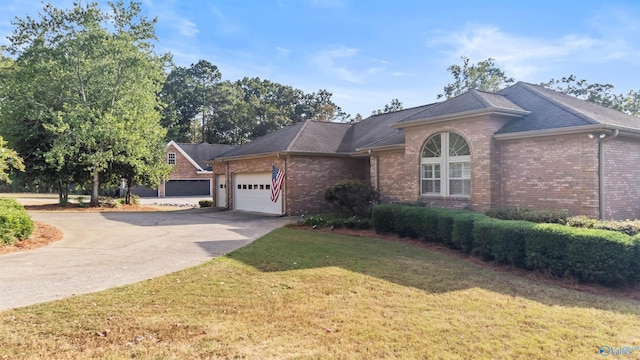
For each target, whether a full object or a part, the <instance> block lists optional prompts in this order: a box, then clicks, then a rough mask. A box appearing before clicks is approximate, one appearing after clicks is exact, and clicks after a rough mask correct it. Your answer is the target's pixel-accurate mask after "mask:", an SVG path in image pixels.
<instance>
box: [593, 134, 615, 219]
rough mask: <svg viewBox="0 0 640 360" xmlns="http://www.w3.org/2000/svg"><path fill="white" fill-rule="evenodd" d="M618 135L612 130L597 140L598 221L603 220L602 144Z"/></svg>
mask: <svg viewBox="0 0 640 360" xmlns="http://www.w3.org/2000/svg"><path fill="white" fill-rule="evenodd" d="M618 134H619V131H618V129H614V130H613V134H612V135H611V136H605V137H604V138H602V139H598V181H599V182H600V186H599V187H598V197H599V199H598V205H599V209H598V211H599V213H600V220H604V219H605V214H604V212H605V184H604V142H605V141H608V140H612V139H614V138H616V137H617V136H618Z"/></svg>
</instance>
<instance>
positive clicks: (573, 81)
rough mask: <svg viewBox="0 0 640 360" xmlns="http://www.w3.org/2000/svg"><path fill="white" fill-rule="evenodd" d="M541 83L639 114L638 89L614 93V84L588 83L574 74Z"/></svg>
mask: <svg viewBox="0 0 640 360" xmlns="http://www.w3.org/2000/svg"><path fill="white" fill-rule="evenodd" d="M541 85H542V86H544V87H547V88H549V89H553V90H556V91H560V92H563V93H565V94H568V95H572V96H575V97H577V98H579V99H582V100H586V101H590V102H593V103H596V104H599V105H602V106H605V107H608V108H612V109H616V110H620V111H624V112H626V113H628V114H631V115H636V116H640V91H633V90H631V91H629V92H628V93H627V94H614V93H612V91H613V89H614V86H613V85H611V84H600V83H589V82H588V81H587V80H585V79H581V80H578V79H577V77H576V76H575V75H569V76H567V77H563V78H561V79H560V80H556V79H551V80H549V81H548V82H546V83H542V84H541Z"/></svg>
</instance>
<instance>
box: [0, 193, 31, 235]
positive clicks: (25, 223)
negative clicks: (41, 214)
mask: <svg viewBox="0 0 640 360" xmlns="http://www.w3.org/2000/svg"><path fill="white" fill-rule="evenodd" d="M32 232H33V221H32V220H31V217H29V215H27V212H26V211H25V210H24V207H23V206H22V205H20V204H18V202H17V201H15V200H14V199H0V245H11V244H13V243H14V242H15V241H16V240H22V239H26V238H28V237H29V236H30V235H31V233H32Z"/></svg>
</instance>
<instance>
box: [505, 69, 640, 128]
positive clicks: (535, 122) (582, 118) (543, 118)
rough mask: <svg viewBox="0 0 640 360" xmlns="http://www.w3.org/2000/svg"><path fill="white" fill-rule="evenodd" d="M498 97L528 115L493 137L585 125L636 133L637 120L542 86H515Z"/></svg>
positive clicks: (525, 84)
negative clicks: (505, 99) (617, 128)
mask: <svg viewBox="0 0 640 360" xmlns="http://www.w3.org/2000/svg"><path fill="white" fill-rule="evenodd" d="M499 94H501V95H503V96H504V97H506V98H507V99H509V100H511V101H512V102H514V103H516V104H518V105H520V106H521V107H523V108H525V109H527V110H529V111H530V113H529V114H528V115H526V116H524V117H522V118H520V119H514V120H512V121H510V122H509V123H507V124H505V126H503V127H502V129H500V130H499V131H498V132H497V134H505V133H514V132H523V131H536V130H548V129H557V128H566V127H575V126H586V125H610V126H616V127H624V128H629V129H636V130H640V118H638V117H635V116H632V115H628V114H625V113H623V112H621V111H617V110H613V109H609V108H606V107H604V106H601V105H598V104H594V103H592V102H589V101H585V100H581V99H578V98H576V97H573V96H570V95H567V94H563V93H561V92H558V91H554V90H550V89H547V88H544V87H542V86H538V85H533V84H529V83H524V82H518V83H516V84H514V85H512V86H510V87H508V88H505V89H503V90H501V91H500V92H499Z"/></svg>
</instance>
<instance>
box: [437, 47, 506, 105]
mask: <svg viewBox="0 0 640 360" xmlns="http://www.w3.org/2000/svg"><path fill="white" fill-rule="evenodd" d="M461 59H462V66H460V65H457V64H454V65H451V66H449V67H448V68H447V71H449V72H450V73H451V75H453V79H454V82H453V83H450V84H448V85H446V86H445V87H444V93H443V94H438V99H440V98H442V97H446V98H447V99H450V98H452V97H454V96H458V95H460V94H462V93H464V92H466V91H468V90H470V89H478V90H484V91H491V92H495V91H499V90H501V89H503V88H505V87H507V86H508V85H510V84H512V83H514V82H515V80H514V79H513V78H510V77H507V76H506V75H505V72H504V71H502V70H501V69H500V68H499V67H497V66H496V65H495V63H494V59H492V58H488V59H486V60H483V61H480V62H479V63H477V64H471V65H469V58H468V57H466V56H462V57H461Z"/></svg>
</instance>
